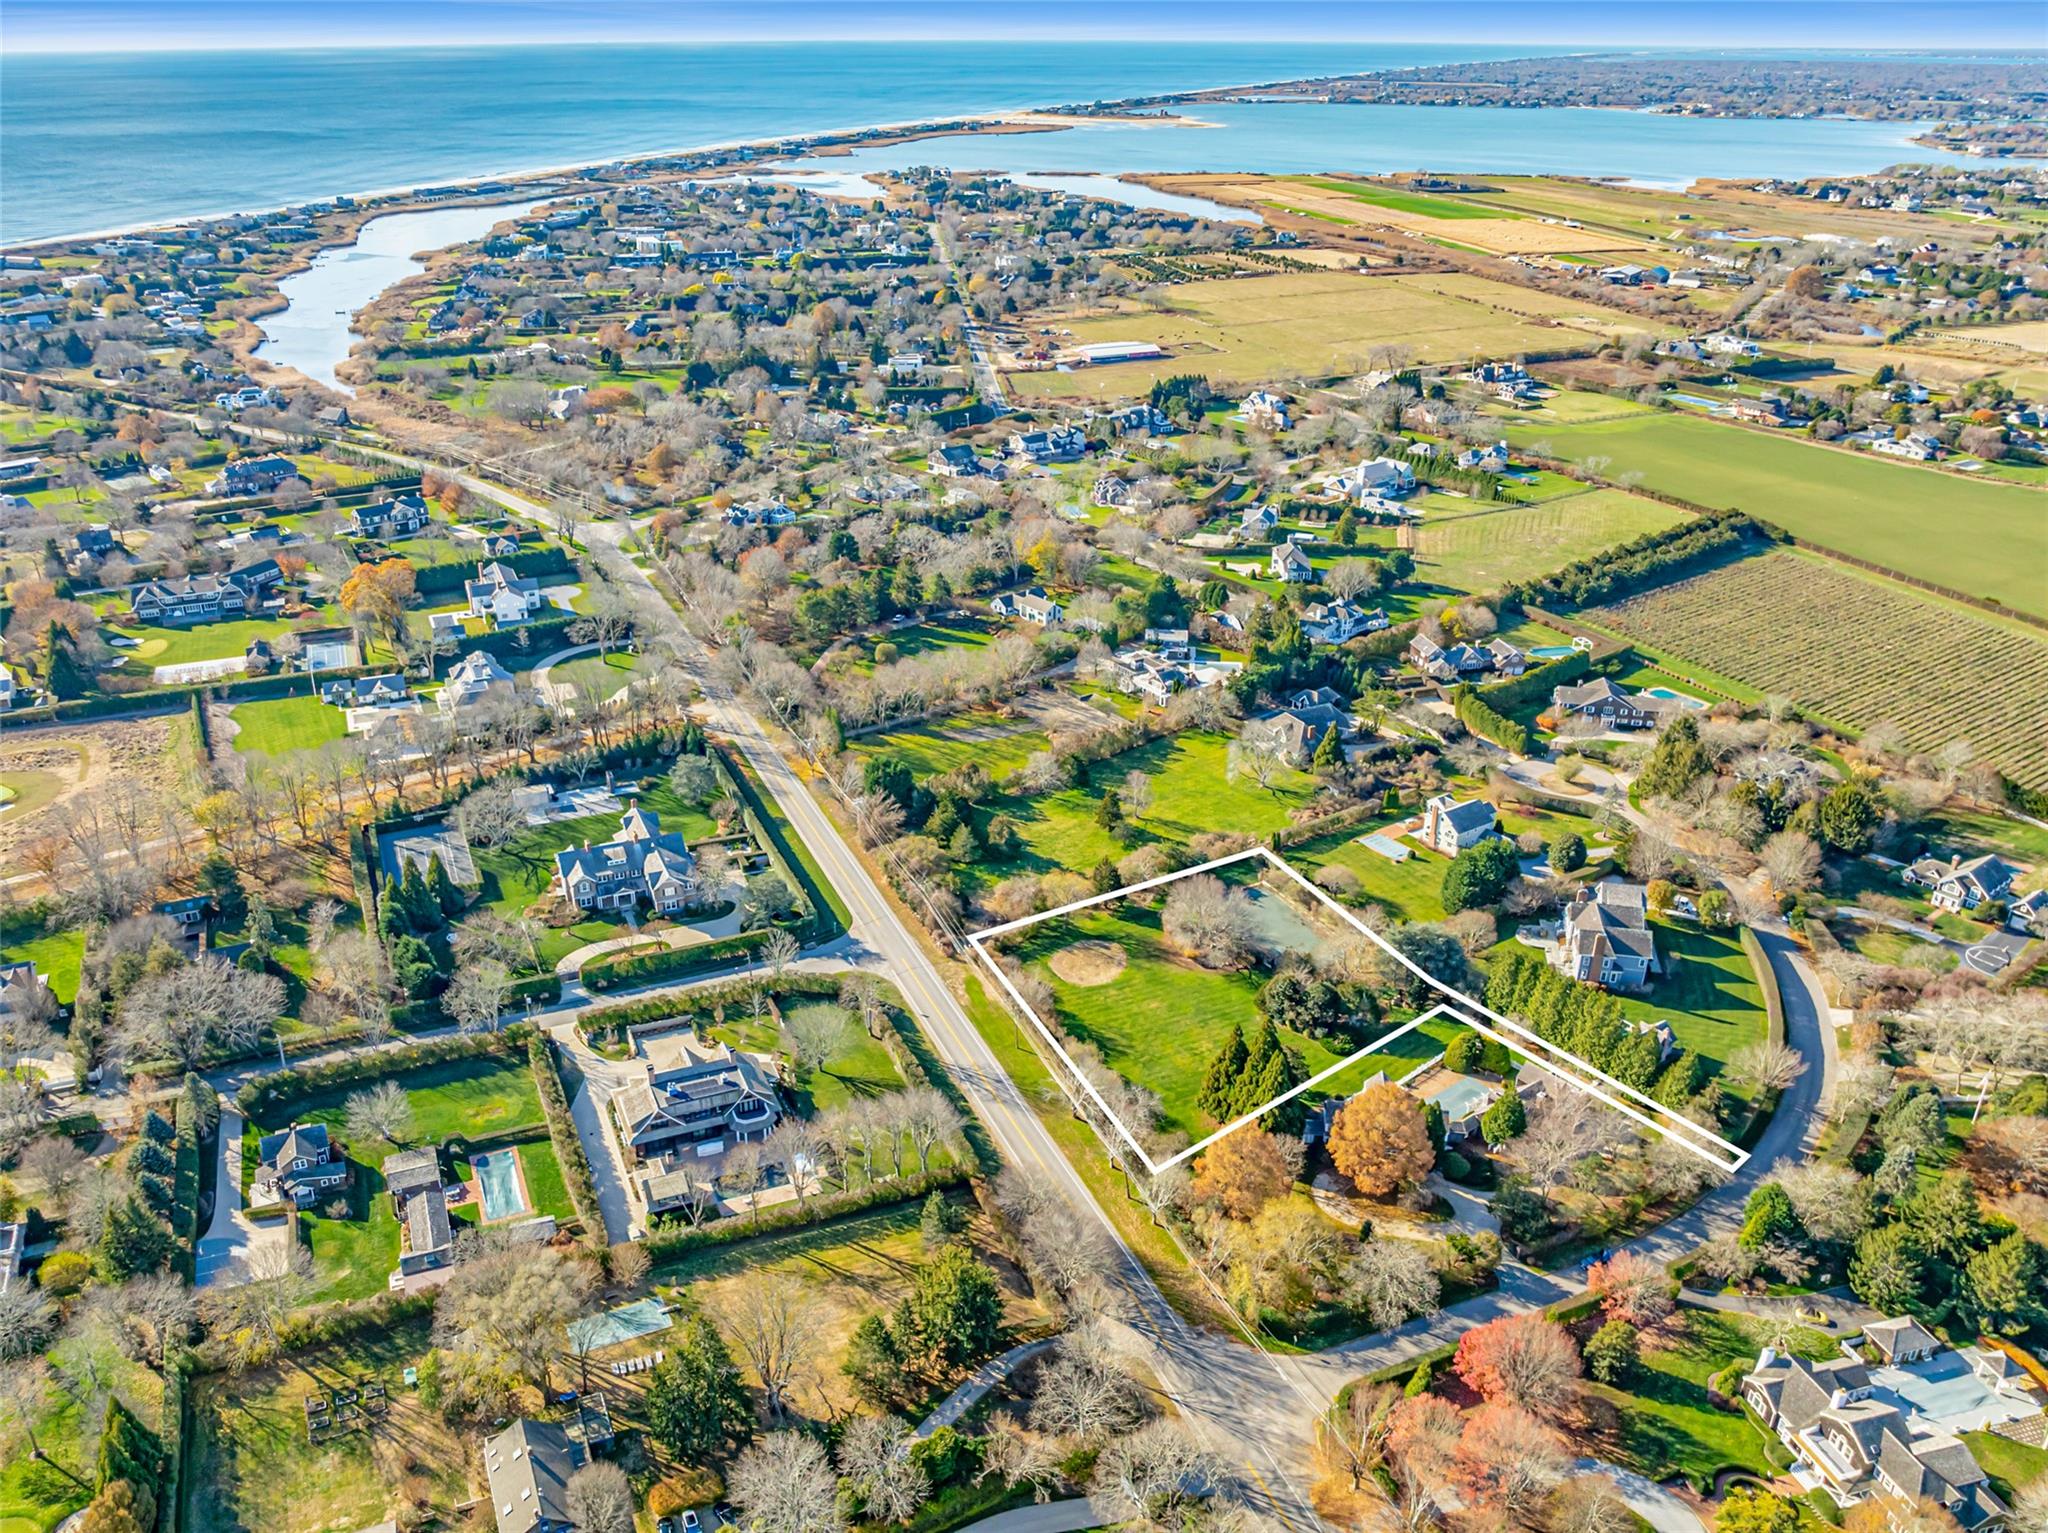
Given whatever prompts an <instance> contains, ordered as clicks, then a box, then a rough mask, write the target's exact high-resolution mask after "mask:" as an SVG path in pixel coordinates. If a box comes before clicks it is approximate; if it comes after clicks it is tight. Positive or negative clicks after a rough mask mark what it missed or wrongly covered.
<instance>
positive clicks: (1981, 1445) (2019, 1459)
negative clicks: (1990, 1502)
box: [1963, 1432, 2048, 1503]
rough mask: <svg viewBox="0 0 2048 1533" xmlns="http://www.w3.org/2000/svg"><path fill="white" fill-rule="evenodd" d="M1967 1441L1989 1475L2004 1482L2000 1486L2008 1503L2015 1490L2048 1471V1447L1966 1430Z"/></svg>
mask: <svg viewBox="0 0 2048 1533" xmlns="http://www.w3.org/2000/svg"><path fill="white" fill-rule="evenodd" d="M1963 1441H1964V1442H1965V1443H1967V1444H1969V1448H1970V1454H1971V1456H1972V1457H1974V1458H1975V1459H1976V1460H1977V1462H1978V1463H1979V1464H1980V1465H1981V1466H1983V1469H1984V1472H1985V1473H1986V1474H1988V1475H1990V1476H1991V1477H1992V1479H1994V1480H2002V1481H2004V1483H2003V1484H2002V1485H1999V1486H1997V1487H1996V1489H1997V1490H1998V1492H1999V1494H2000V1496H2002V1497H2003V1498H2005V1499H2006V1500H2007V1501H2008V1503H2009V1502H2010V1500H2011V1497H2012V1493H2013V1492H2014V1491H2016V1490H2018V1489H2019V1488H2020V1487H2021V1486H2022V1485H2029V1484H2032V1483H2033V1482H2034V1481H2036V1480H2038V1479H2040V1478H2041V1476H2043V1475H2044V1474H2048V1448H2036V1447H2033V1446H2031V1445H2030V1444H2027V1443H2016V1442H2014V1441H2013V1440H2012V1439H2011V1438H2010V1437H2000V1436H1999V1435H1998V1434H1997V1433H1996V1432H1965V1433H1964V1434H1963Z"/></svg>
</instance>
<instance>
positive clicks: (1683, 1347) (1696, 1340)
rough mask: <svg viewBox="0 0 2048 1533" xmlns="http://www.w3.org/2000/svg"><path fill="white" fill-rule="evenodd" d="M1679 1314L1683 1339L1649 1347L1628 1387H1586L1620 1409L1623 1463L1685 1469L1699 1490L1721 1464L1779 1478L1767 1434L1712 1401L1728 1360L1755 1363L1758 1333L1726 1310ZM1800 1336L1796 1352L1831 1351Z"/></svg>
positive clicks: (1654, 1473) (1644, 1468)
mask: <svg viewBox="0 0 2048 1533" xmlns="http://www.w3.org/2000/svg"><path fill="white" fill-rule="evenodd" d="M1680 1314H1681V1316H1682V1317H1683V1318H1682V1329H1681V1331H1680V1333H1679V1336H1678V1339H1677V1340H1676V1341H1675V1342H1674V1343H1673V1344H1671V1345H1668V1346H1659V1347H1656V1348H1654V1349H1645V1351H1644V1353H1643V1363H1642V1368H1641V1370H1640V1371H1639V1373H1638V1375H1637V1377H1636V1378H1635V1379H1633V1380H1631V1381H1630V1384H1629V1386H1628V1388H1626V1389H1617V1388H1613V1387H1610V1386H1608V1385H1605V1384H1593V1383H1588V1384H1587V1385H1586V1388H1587V1389H1588V1390H1590V1391H1591V1392H1592V1393H1594V1394H1595V1395H1598V1396H1599V1397H1600V1398H1601V1399H1603V1400H1606V1401H1608V1402H1609V1403H1611V1404H1612V1405H1614V1406H1615V1407H1616V1408H1617V1409H1618V1410H1619V1411H1620V1413H1621V1431H1622V1443H1623V1457H1622V1462H1623V1464H1624V1465H1626V1466H1627V1467H1629V1468H1631V1469H1637V1470H1640V1471H1641V1472H1642V1473H1644V1474H1647V1475H1649V1476H1651V1477H1652V1478H1653V1479H1664V1478H1667V1477H1669V1476H1670V1475H1672V1474H1674V1473H1677V1474H1683V1475H1684V1476H1685V1477H1686V1478H1687V1479H1688V1480H1690V1481H1691V1482H1692V1483H1693V1484H1694V1485H1695V1486H1696V1487H1702V1488H1703V1487H1706V1486H1710V1485H1711V1484H1712V1482H1713V1477H1714V1475H1715V1473H1716V1472H1718V1471H1719V1470H1722V1469H1746V1470H1748V1471H1749V1472H1750V1473H1752V1474H1756V1475H1761V1476H1762V1477H1764V1478H1765V1479H1770V1478H1772V1477H1774V1475H1775V1474H1776V1470H1775V1468H1774V1467H1773V1465H1772V1463H1771V1461H1770V1459H1769V1458H1768V1457H1767V1456H1766V1453H1765V1445H1766V1441H1767V1439H1766V1438H1765V1436H1764V1434H1763V1432H1762V1431H1760V1430H1759V1429H1758V1428H1757V1427H1756V1426H1754V1425H1753V1424H1752V1423H1751V1422H1750V1420H1749V1418H1748V1417H1746V1416H1744V1415H1741V1414H1738V1413H1736V1412H1733V1411H1723V1410H1717V1409H1715V1408H1714V1406H1713V1405H1712V1404H1710V1403H1709V1401H1708V1399H1707V1380H1708V1379H1709V1378H1711V1377H1712V1376H1713V1375H1714V1374H1716V1373H1718V1372H1719V1371H1720V1370H1722V1369H1723V1368H1726V1367H1728V1366H1729V1365H1730V1364H1731V1363H1737V1362H1745V1361H1748V1362H1753V1361H1754V1360H1755V1358H1756V1355H1757V1348H1758V1343H1757V1341H1756V1339H1755V1337H1754V1336H1753V1335H1752V1334H1751V1332H1750V1330H1749V1328H1748V1326H1747V1325H1746V1324H1745V1323H1744V1322H1742V1321H1740V1320H1738V1319H1735V1318H1733V1317H1730V1316H1727V1315H1721V1314H1716V1313H1711V1312H1708V1311H1703V1310H1682V1311H1680ZM1799 1341H1800V1347H1799V1350H1800V1351H1801V1352H1802V1353H1803V1354H1805V1355H1807V1356H1810V1357H1815V1358H1819V1357H1825V1356H1828V1355H1829V1354H1830V1353H1831V1352H1832V1350H1833V1348H1834V1343H1833V1342H1831V1341H1829V1340H1828V1339H1827V1338H1826V1337H1824V1336H1822V1335H1821V1334H1820V1333H1819V1332H1809V1333H1806V1334H1805V1335H1803V1336H1801V1337H1800V1338H1799Z"/></svg>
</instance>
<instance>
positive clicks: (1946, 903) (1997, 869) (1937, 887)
mask: <svg viewBox="0 0 2048 1533" xmlns="http://www.w3.org/2000/svg"><path fill="white" fill-rule="evenodd" d="M2019 872H2020V870H2019V869H2018V868H2016V867H2014V866H2013V865H2012V864H2011V863H2009V862H2007V861H2005V860H2004V859H2003V858H2001V857H1996V856H1993V855H1992V854H1991V853H1989V852H1987V853H1985V854H1984V855H1983V856H1981V857H1972V858H1971V859H1970V860H1969V861H1968V862H1964V861H1963V860H1962V859H1961V858H1960V857H1957V856H1951V857H1950V858H1949V860H1948V861H1947V862H1943V861H1942V860H1941V859H1940V858H1938V857H1922V858H1920V859H1918V860H1917V861H1915V862H1914V863H1912V864H1911V865H1910V866H1909V867H1906V868H1903V869H1901V870H1900V872H1899V878H1900V879H1901V880H1902V881H1903V882H1905V883H1908V884H1913V885H1916V886H1918V887H1920V888H1923V889H1925V890H1927V891H1928V893H1927V898H1928V901H1929V903H1930V904H1933V905H1934V906H1936V907H1937V908H1939V909H1942V910H1955V911H1963V910H1975V909H1976V908H1977V907H1978V906H1979V905H1981V904H1983V903H1984V902H1985V901H1986V900H2002V899H2004V898H2005V896H2006V895H2007V893H2008V892H2010V891H2011V889H2012V885H2013V880H2014V879H2016V878H2018V877H2019Z"/></svg>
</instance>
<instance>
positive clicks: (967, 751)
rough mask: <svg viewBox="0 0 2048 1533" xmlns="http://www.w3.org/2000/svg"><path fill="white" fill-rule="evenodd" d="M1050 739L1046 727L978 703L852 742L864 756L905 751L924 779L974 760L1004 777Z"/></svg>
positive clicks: (906, 758) (998, 777) (907, 760)
mask: <svg viewBox="0 0 2048 1533" xmlns="http://www.w3.org/2000/svg"><path fill="white" fill-rule="evenodd" d="M1047 743H1048V742H1047V739H1046V735H1045V732H1044V731H1043V730H1041V729H1039V728H1037V727H1036V726H1035V725H1033V724H1031V723H1030V722H1028V721H1027V720H1023V719H1006V718H1004V717H1003V716H1002V715H1001V714H999V713H997V712H996V711H995V710H994V709H992V708H975V709H970V710H968V711H967V712H965V713H955V714H951V715H949V716H948V717H947V718H946V719H944V720H943V721H942V722H939V723H935V724H906V725H904V726H903V727H901V728H899V729H886V730H882V731H879V732H878V733H875V734H871V735H863V736H861V737H860V738H859V739H857V740H854V741H852V742H851V745H852V748H853V749H854V750H855V751H857V752H858V753H860V754H861V755H863V756H882V755H888V756H900V757H901V758H902V759H903V760H904V762H905V763H906V764H907V765H908V766H909V767H910V770H911V771H912V772H913V773H915V774H916V775H917V776H918V777H919V778H925V777H934V776H937V775H939V774H940V773H943V772H950V771H952V770H953V769H954V768H955V767H958V766H965V765H966V764H967V763H968V762H970V761H975V762H979V763H980V764H981V765H982V767H983V768H985V769H986V770H987V772H988V774H989V776H990V777H992V778H994V779H995V780H996V781H998V782H1000V781H1002V779H1003V778H1005V777H1007V776H1008V775H1009V774H1010V773H1012V772H1014V771H1015V770H1016V769H1017V768H1018V767H1021V766H1022V765H1024V763H1025V762H1026V761H1028V760H1029V759H1030V758H1031V755H1032V753H1033V752H1034V751H1042V750H1044V749H1045V748H1046V745H1047Z"/></svg>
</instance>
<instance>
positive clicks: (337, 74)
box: [0, 41, 1928, 243]
mask: <svg viewBox="0 0 2048 1533" xmlns="http://www.w3.org/2000/svg"><path fill="white" fill-rule="evenodd" d="M1540 51H1542V50H1540V49H1532V48H1529V47H1526V46H1524V47H1513V48H1505V47H1503V48H1485V47H1480V46H1475V45H1468V44H1455V43H1447V44H1443V45H1440V46H1439V45H1430V46H1424V45H1399V46H1395V45H1376V44H1355V45H1354V44H1342V43H1316V44H1286V45H1246V44H1239V43H1172V42H1160V43H1149V42H1148V43H1135V42H1114V43H1105V42H1099V41H1098V42H1090V43H1085V44H1052V43H1042V42H1000V43H995V42H962V41H947V42H930V43H906V42H887V43H843V42H801V43H788V44H773V43H716V44H706V45H703V46H689V45H677V44H644V45H631V46H626V45H613V44H607V45H592V46H559V45H550V46H525V47H512V48H504V47H476V48H441V47H434V48H418V49H300V50H288V51H276V52H267V51H247V52H232V53H148V54H141V53H138V54H94V55H79V54H13V55H7V56H5V57H4V58H0V243H20V242H23V241H28V240H36V239H48V238H52V237H57V236H62V235H71V234H82V233H88V232H98V231H102V230H110V229H118V228H128V227H133V226H136V225H143V224H151V223H165V222H172V221H175V220H179V219H184V218H192V217H197V216H201V215H205V214H214V213H227V212H234V211H241V210H250V209H258V208H268V207H275V206H279V205H282V204H285V203H290V202H300V201H309V200H316V199H322V198H327V197H332V196H335V195H338V194H342V193H351V192H367V191H379V190H386V189H391V188H402V187H412V186H421V185H431V184H433V183H435V182H439V181H450V180H456V179H461V178H467V177H479V176H496V175H503V174H509V173H511V172H515V171H521V170H534V169H542V168H549V167H556V166H567V165H576V164H585V163H591V162H599V161H604V160H609V159H614V158H619V157H624V156H630V155H644V154H651V153H657V152H660V151H664V150H671V149H682V148H690V147H696V146H704V145H710V144H720V143H730V142H734V141H738V140H754V139H762V138H771V137H779V136H785V135H789V134H803V133H815V132H821V131H825V130H829V129H838V128H851V127H863V126H869V125H873V124H882V123H900V122H906V121H918V120H930V119H934V118H943V117H950V116H961V115H968V114H973V113H978V112H991V111H1005V110H1014V109H1017V108H1020V107H1029V106H1050V105H1056V104H1066V103H1075V102H1089V101H1101V100H1114V99H1119V98H1123V97H1128V96H1134V95H1145V94H1152V93H1157V92H1162V91H1169V90H1186V89H1198V88H1202V87H1207V86H1220V85H1238V84H1251V83H1256V82H1262V81H1268V80H1278V79H1288V78H1301V77H1305V76H1310V75H1320V74H1329V73H1333V72H1339V71H1347V70H1363V69H1377V68H1389V67H1399V66H1404V65H1419V64H1429V63H1441V62H1447V61H1451V60H1457V59H1479V58H1494V57H1507V56H1517V57H1525V56H1528V55H1529V54H1531V53H1534V52H1540ZM1199 115H1200V116H1202V117H1204V118H1207V119H1209V120H1213V121H1218V122H1223V123H1225V124H1226V125H1227V126H1225V127H1224V128H1222V129H1217V128H1170V127H1161V126H1143V125H1126V124H1116V125H1111V126H1101V127H1097V126H1088V127H1082V128H1077V129H1073V130H1070V131H1066V132H1060V133H1046V134H1018V135H1003V136H990V137H987V138H983V139H979V140H977V141H975V142H974V143H972V144H968V143H964V142H961V141H958V140H952V141H948V140H940V141H936V142H934V143H930V144H923V145H916V146H912V147H911V148H910V149H907V150H890V151H880V152H878V153H877V154H876V155H875V156H873V157H870V156H863V158H862V159H861V160H860V161H857V162H854V163H853V164H849V162H847V161H843V160H841V161H837V162H835V168H838V169H851V168H854V165H855V164H857V165H860V166H861V167H862V168H867V167H869V166H871V165H876V164H878V163H880V161H881V160H882V159H884V158H886V159H887V160H888V161H889V162H891V163H901V162H903V156H904V155H905V154H909V155H910V158H911V160H912V161H933V160H937V161H941V162H950V163H953V164H957V165H960V166H963V167H965V166H970V165H971V166H974V167H977V168H989V169H1016V170H1020V171H1048V170H1049V171H1092V172H1100V173H1110V174H1113V173H1116V172H1129V171H1145V170H1153V171H1166V170H1406V169H1424V168H1427V169H1438V170H1471V171H1478V170H1496V171H1509V170H1520V169H1530V170H1549V171H1556V172H1560V173H1571V174H1580V175H1625V176H1630V177H1634V178H1638V179H1643V180H1651V181H1658V182H1664V183H1671V182H1681V181H1684V180H1689V179H1691V178H1692V177H1694V176H1699V175H1767V174H1802V173H1806V174H1831V175H1840V174H1847V173H1850V172H1853V171H1858V170H1874V169H1878V168H1880V167H1882V166H1884V165H1887V164H1891V163H1893V162H1895V161H1898V160H1902V159H1919V158H1927V157H1928V156H1927V154H1926V152H1925V151H1920V150H1916V149H1912V148H1910V147H1908V146H1906V145H1905V142H1904V141H1905V139H1906V137H1907V136H1908V134H1909V133H1910V132H1911V131H1912V126H1911V125H1909V124H1901V123H1864V122H1842V121H1825V120H1819V121H1800V122H1761V121H1758V122H1742V121H1724V120H1707V119H1697V118H1674V117H1657V116H1651V115H1648V114H1642V113H1625V112H1587V111H1532V112H1502V111H1486V110H1480V109H1451V108H1426V107H1362V106H1341V107H1319V106H1312V105H1311V106H1302V105H1272V106H1263V105H1262V106H1230V107H1219V108H1204V109H1202V111H1201V112H1200V113H1199Z"/></svg>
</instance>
